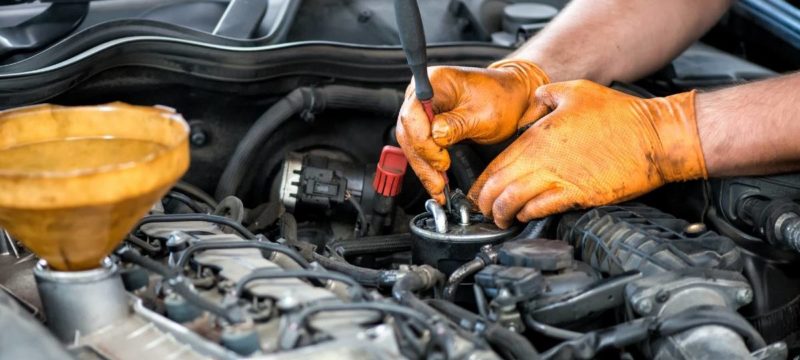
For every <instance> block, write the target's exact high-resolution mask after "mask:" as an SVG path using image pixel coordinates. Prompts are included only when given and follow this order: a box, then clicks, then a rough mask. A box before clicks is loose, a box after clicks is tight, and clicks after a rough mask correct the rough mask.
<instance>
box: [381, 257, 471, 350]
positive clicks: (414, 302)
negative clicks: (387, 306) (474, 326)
mask: <svg viewBox="0 0 800 360" xmlns="http://www.w3.org/2000/svg"><path fill="white" fill-rule="evenodd" d="M428 285H429V284H426V282H425V279H423V278H422V276H421V275H420V274H418V273H417V272H415V271H410V272H407V273H405V275H403V277H402V278H400V280H397V282H395V283H394V286H392V297H394V299H395V300H397V302H399V303H400V304H401V305H405V306H408V307H410V308H412V309H414V310H416V311H418V312H420V313H422V314H424V315H425V316H427V317H428V318H441V314H440V313H439V312H438V311H436V309H434V308H432V307H431V306H430V305H428V304H426V303H425V302H424V301H422V300H420V299H419V298H418V297H417V295H415V294H414V292H416V291H421V290H425V289H427V288H428V287H429V286H428ZM445 320H447V321H449V319H445ZM433 327H434V329H435V332H434V334H432V336H433V337H436V338H438V339H440V341H441V342H442V344H445V348H444V349H442V350H444V352H445V353H446V354H447V357H448V358H452V356H450V355H452V354H453V353H454V352H455V349H453V348H452V344H453V341H452V338H453V336H454V335H453V333H452V332H451V331H450V329H448V328H447V326H446V325H445V324H444V323H442V322H436V323H435V324H434V326H433ZM456 329H460V327H459V328H456Z"/></svg>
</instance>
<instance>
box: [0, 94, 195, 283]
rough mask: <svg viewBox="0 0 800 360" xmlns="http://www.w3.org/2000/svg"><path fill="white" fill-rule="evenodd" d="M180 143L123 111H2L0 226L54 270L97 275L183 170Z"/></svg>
mask: <svg viewBox="0 0 800 360" xmlns="http://www.w3.org/2000/svg"><path fill="white" fill-rule="evenodd" d="M187 135H188V126H187V125H186V122H185V121H184V120H183V118H182V117H181V116H180V115H179V114H176V113H175V112H174V111H172V110H168V109H163V108H154V107H144V106H132V105H128V104H123V103H111V104H107V105H100V106H81V107H62V106H54V105H38V106H32V107H26V108H20V109H14V110H9V111H3V112H0V227H3V228H5V229H6V230H8V232H9V233H10V234H11V236H12V237H14V238H15V239H17V240H19V241H21V242H22V243H23V244H25V246H27V247H28V248H29V249H30V250H31V251H33V252H34V253H35V254H36V255H38V256H39V257H40V258H42V259H44V260H46V261H47V264H48V265H49V266H50V268H52V269H55V270H62V271H63V270H86V269H92V268H96V267H98V266H100V261H101V260H102V259H103V258H104V257H106V256H107V255H108V254H109V253H111V251H113V250H114V248H115V247H116V246H117V245H118V244H119V243H120V242H121V241H122V240H123V239H124V237H125V234H126V233H127V232H128V231H130V229H131V227H133V225H134V224H135V223H136V221H138V220H139V219H140V218H141V217H142V216H144V215H145V214H146V213H147V211H148V209H149V208H150V207H151V206H152V205H153V204H154V203H155V202H156V201H157V200H158V199H159V198H161V196H163V195H164V194H165V193H166V192H167V190H169V188H170V187H171V186H172V185H173V184H174V183H175V181H177V180H178V179H179V178H180V177H181V175H183V173H184V172H186V169H187V168H188V166H189V145H188V142H187Z"/></svg>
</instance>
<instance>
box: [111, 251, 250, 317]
mask: <svg viewBox="0 0 800 360" xmlns="http://www.w3.org/2000/svg"><path fill="white" fill-rule="evenodd" d="M117 255H118V256H119V257H120V259H122V260H123V261H125V262H128V263H132V264H136V265H139V266H141V267H143V268H145V269H147V270H150V271H152V272H154V273H156V274H159V275H161V276H162V277H163V278H164V280H165V281H166V282H167V284H168V285H169V287H170V288H172V290H174V291H175V292H176V293H178V295H180V296H181V297H183V299H184V300H186V302H188V303H189V304H192V305H193V306H195V307H197V308H199V309H202V310H205V311H208V312H210V313H212V314H214V315H215V316H217V317H220V318H223V319H225V321H227V322H229V323H231V324H238V323H242V322H244V321H245V318H244V314H243V313H242V311H241V309H239V308H238V307H236V306H235V305H232V306H231V307H229V308H223V307H221V306H219V305H217V304H215V303H213V302H211V301H208V300H206V299H205V298H204V297H202V296H200V295H198V294H197V293H196V292H194V291H193V290H192V289H191V288H190V287H189V286H188V285H187V284H186V278H184V277H183V276H181V275H180V273H179V272H178V271H176V270H175V269H172V268H169V267H167V266H166V265H164V264H161V263H159V262H157V261H155V260H153V259H151V258H148V257H146V256H142V255H139V254H138V253H136V252H135V251H133V250H122V251H120V252H118V253H117Z"/></svg>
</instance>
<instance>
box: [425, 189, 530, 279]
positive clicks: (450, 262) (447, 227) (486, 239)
mask: <svg viewBox="0 0 800 360" xmlns="http://www.w3.org/2000/svg"><path fill="white" fill-rule="evenodd" d="M426 206H427V207H428V209H429V211H431V212H425V213H422V214H419V215H417V216H415V217H414V218H412V219H411V222H410V223H409V227H410V230H411V234H412V243H411V261H412V262H413V263H414V264H427V265H431V266H433V267H435V268H437V269H439V271H441V272H443V273H445V275H448V276H449V275H450V274H452V273H453V271H455V270H456V269H457V268H458V267H459V266H461V265H462V264H464V263H466V262H468V261H470V260H472V259H474V258H475V254H478V253H479V252H480V251H481V248H482V247H483V246H485V245H494V244H499V243H501V242H503V241H505V240H507V239H510V238H511V237H512V236H514V234H516V233H517V232H518V229H517V228H516V227H513V226H512V227H510V228H508V229H500V228H498V227H497V226H495V225H494V223H492V222H491V221H489V220H487V219H485V218H484V217H483V216H482V215H480V214H478V213H470V216H469V222H468V223H467V224H462V222H463V221H461V220H460V219H458V220H456V219H453V220H450V219H449V217H454V218H455V217H456V216H457V215H456V214H447V213H446V211H445V210H444V209H443V208H442V207H441V206H440V205H438V204H436V203H435V202H431V201H428V202H427V203H426Z"/></svg>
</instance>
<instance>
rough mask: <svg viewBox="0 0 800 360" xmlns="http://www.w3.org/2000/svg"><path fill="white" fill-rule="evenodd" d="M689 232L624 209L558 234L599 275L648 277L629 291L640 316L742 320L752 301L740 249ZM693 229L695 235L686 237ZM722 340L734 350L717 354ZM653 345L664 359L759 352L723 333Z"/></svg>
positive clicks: (680, 336)
mask: <svg viewBox="0 0 800 360" xmlns="http://www.w3.org/2000/svg"><path fill="white" fill-rule="evenodd" d="M689 225H690V224H689V222H687V221H685V220H681V219H676V218H674V217H672V216H670V215H667V214H665V213H663V212H661V211H660V210H657V209H654V208H651V207H647V206H643V205H618V206H605V207H600V208H596V209H593V210H590V211H587V212H583V213H577V214H571V215H567V216H565V217H564V219H562V220H561V222H560V224H559V229H558V232H559V234H560V237H561V238H564V239H566V240H567V241H569V242H571V243H573V244H574V246H575V247H576V249H578V252H579V254H580V257H581V258H583V260H584V261H587V262H589V263H590V264H591V265H592V266H593V267H595V268H597V269H598V270H602V271H604V272H608V273H610V274H616V273H619V272H621V271H631V270H638V271H641V273H642V275H643V277H642V278H641V279H639V280H636V281H635V282H634V283H631V284H629V285H627V286H626V287H625V291H626V292H625V296H626V301H627V302H628V304H629V305H630V306H631V308H632V309H633V310H634V311H635V313H636V314H637V315H639V316H650V315H660V316H668V315H671V314H674V313H676V312H680V311H682V310H686V309H687V308H696V307H698V306H717V307H720V308H723V309H729V310H730V311H731V312H732V314H734V315H735V316H736V317H739V316H740V315H738V314H737V313H736V312H735V310H736V309H737V308H739V307H740V306H742V305H744V304H747V303H749V302H750V301H752V297H753V295H752V294H753V293H752V288H751V287H750V285H749V284H748V283H747V281H746V280H745V279H744V277H743V276H742V275H741V270H742V260H741V253H740V251H739V248H738V247H737V246H736V245H735V244H734V243H733V241H732V240H731V239H729V238H727V237H724V236H720V235H717V234H716V233H713V232H711V231H704V232H703V231H698V230H702V229H696V228H697V227H690V226H689ZM687 228H690V229H691V228H694V229H692V231H689V232H686V229H687ZM726 281H727V282H726ZM670 286H671V287H670ZM635 294H639V295H640V296H638V297H637V296H634V295H635ZM644 294H648V296H645V295H644ZM720 338H724V339H725V340H726V342H727V344H729V345H728V346H718V345H717V344H718V339H720ZM651 343H652V350H651V351H652V354H653V356H654V357H655V358H659V359H666V358H674V357H676V356H677V357H680V358H687V359H701V358H707V357H709V356H710V357H714V358H725V357H730V358H749V357H750V352H751V350H753V351H754V350H757V349H748V348H747V346H746V345H745V344H744V340H743V339H742V338H741V336H740V335H739V334H737V333H736V332H734V331H733V330H732V329H728V328H725V327H724V326H717V325H708V326H700V327H697V328H693V329H689V330H685V331H682V332H680V333H677V334H675V335H671V336H670V337H668V338H667V339H655V340H654V341H652V342H651ZM676 354H681V355H676Z"/></svg>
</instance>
